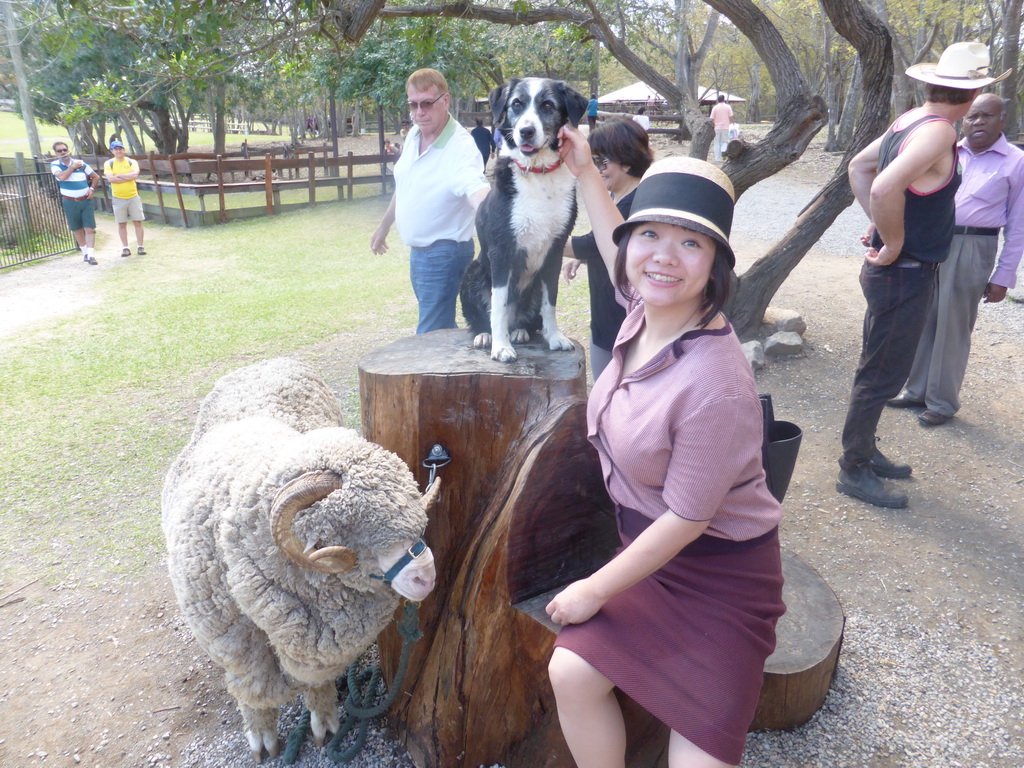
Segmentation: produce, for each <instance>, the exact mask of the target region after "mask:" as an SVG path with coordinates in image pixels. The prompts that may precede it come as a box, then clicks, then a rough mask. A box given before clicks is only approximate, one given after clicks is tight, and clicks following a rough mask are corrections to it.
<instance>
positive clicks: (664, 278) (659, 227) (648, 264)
mask: <svg viewBox="0 0 1024 768" xmlns="http://www.w3.org/2000/svg"><path fill="white" fill-rule="evenodd" d="M715 251H716V244H715V241H714V240H713V239H711V238H710V237H708V236H707V235H705V234H702V233H700V232H694V231H692V230H689V229H684V228H683V227H680V226H677V225H675V224H664V223H662V222H658V221H650V222H641V223H640V224H638V225H637V226H636V227H634V229H633V231H632V234H631V235H630V238H629V243H628V245H627V246H626V264H625V267H626V278H627V279H628V280H629V282H630V284H631V285H632V286H633V287H634V288H636V290H637V292H638V293H639V294H640V297H641V298H642V299H643V300H644V303H645V304H647V305H648V306H649V307H652V308H653V307H666V308H670V307H673V306H678V307H679V308H680V309H685V310H687V311H690V310H692V309H695V308H696V307H699V306H700V304H701V303H702V302H703V299H704V289H705V287H706V286H707V284H708V280H709V279H710V278H711V268H712V266H713V265H714V262H715Z"/></svg>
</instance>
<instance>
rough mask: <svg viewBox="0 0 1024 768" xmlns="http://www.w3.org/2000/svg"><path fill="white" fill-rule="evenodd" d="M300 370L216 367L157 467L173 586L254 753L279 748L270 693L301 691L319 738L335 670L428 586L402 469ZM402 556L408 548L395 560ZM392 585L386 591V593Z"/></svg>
mask: <svg viewBox="0 0 1024 768" xmlns="http://www.w3.org/2000/svg"><path fill="white" fill-rule="evenodd" d="M341 423H342V419H341V410H340V408H339V407H338V401H337V399H336V398H335V396H334V395H333V393H332V392H331V391H330V389H328V388H327V386H326V385H325V384H324V382H323V380H322V379H320V377H319V376H317V375H316V374H315V373H314V372H313V370H312V369H311V368H309V367H308V366H306V365H304V364H302V363H299V362H296V361H294V360H285V359H279V360H270V361H267V362H264V363H258V364H256V365H252V366H248V367H246V368H242V369H240V370H238V371H235V372H233V373H230V374H228V375H226V376H224V377H223V378H222V379H221V380H220V381H218V382H217V384H216V386H215V387H214V389H213V391H212V392H210V394H209V395H207V397H206V399H205V400H204V401H203V404H202V407H201V408H200V411H199V418H198V420H197V423H196V426H195V430H194V432H193V434H192V440H191V441H190V442H189V444H188V445H187V446H186V447H185V449H184V450H183V451H182V452H181V455H180V456H179V457H178V459H177V460H176V461H175V462H174V464H173V465H172V466H171V468H170V470H169V471H168V473H167V477H166V480H165V482H164V489H163V497H162V502H163V529H164V533H165V535H166V537H167V551H168V562H169V568H170V575H171V581H172V583H173V585H174V591H175V593H176V594H177V597H178V603H179V604H180V605H181V610H182V612H183V613H184V615H185V618H186V620H187V621H188V624H189V627H190V628H191V629H192V632H193V634H194V635H195V637H196V640H197V641H198V642H199V645H200V646H201V647H202V648H203V650H205V651H206V652H207V653H208V654H209V655H210V658H211V659H213V661H214V662H216V663H217V664H218V665H219V666H221V667H223V668H224V674H225V679H226V682H227V689H228V692H229V693H230V694H231V695H232V696H234V697H235V699H237V700H238V708H239V710H240V711H241V714H242V722H243V727H244V729H245V735H246V738H247V739H248V741H249V746H250V748H251V749H252V754H253V757H254V759H255V760H256V761H257V762H260V761H261V760H262V758H263V749H264V748H266V750H267V753H268V754H269V755H270V756H271V757H276V755H277V750H278V740H277V719H278V711H279V708H280V706H281V705H282V704H285V703H287V702H288V701H290V700H291V699H292V698H293V697H294V696H295V694H296V693H298V692H302V693H303V695H304V697H305V702H306V706H307V707H308V708H309V710H310V712H311V727H312V730H313V736H314V739H315V741H316V743H317V745H318V746H322V745H323V743H324V739H325V736H326V733H327V731H332V732H336V731H337V729H338V727H339V716H338V703H337V692H336V689H335V679H336V678H337V677H338V676H340V675H341V674H343V673H344V671H345V669H346V668H347V667H348V666H349V664H351V663H352V662H353V661H354V660H355V659H356V657H358V656H359V655H360V654H361V653H362V652H363V651H364V650H365V649H366V648H367V647H368V646H369V645H370V644H371V643H372V642H373V641H374V639H375V638H376V636H377V635H378V633H379V632H380V631H381V630H382V629H383V628H384V627H385V626H386V625H387V623H388V622H389V621H390V619H391V617H392V614H393V613H394V611H395V608H396V607H397V604H398V601H399V597H398V596H399V595H402V596H404V597H407V598H409V599H411V600H422V599H423V598H425V597H426V596H427V595H428V594H429V593H430V591H431V590H432V589H433V586H434V578H435V571H434V558H433V555H432V553H431V552H430V550H429V549H425V550H424V551H423V552H422V553H421V554H420V555H418V556H416V557H413V558H411V560H410V561H409V562H408V564H406V565H405V566H404V568H402V570H401V572H400V573H398V574H397V575H394V576H393V578H391V579H390V587H391V588H389V586H388V585H387V584H386V583H385V581H384V580H382V578H381V576H382V574H386V573H387V572H388V571H389V570H390V569H391V568H392V566H395V565H396V563H398V562H399V561H400V560H402V559H403V557H404V556H406V553H407V552H408V551H409V550H410V548H411V547H413V546H414V545H415V544H416V542H418V541H419V540H420V539H421V537H422V535H423V532H424V529H425V528H426V525H427V510H428V508H429V507H430V506H431V504H432V503H433V501H434V500H436V498H437V492H438V485H439V484H438V483H437V482H435V483H434V484H433V485H432V486H431V488H430V489H429V490H428V492H427V494H426V496H422V497H421V495H420V493H419V490H418V488H417V486H416V482H415V480H414V479H413V476H412V473H411V472H410V471H409V468H408V467H407V466H406V465H405V464H404V463H403V462H402V461H401V459H399V458H398V457H397V456H395V455H394V454H393V453H390V452H388V451H386V450H384V449H383V448H381V447H380V446H377V445H374V444H372V443H369V442H367V441H366V440H363V439H362V438H361V437H359V435H357V434H356V433H355V432H354V431H352V430H350V429H345V428H343V427H341V426H340V425H341ZM405 559H406V560H409V558H408V557H405ZM396 593H397V594H396Z"/></svg>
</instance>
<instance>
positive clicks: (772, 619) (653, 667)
mask: <svg viewBox="0 0 1024 768" xmlns="http://www.w3.org/2000/svg"><path fill="white" fill-rule="evenodd" d="M617 516H618V520H619V534H620V537H621V538H622V541H623V545H624V546H625V545H626V544H628V543H629V542H630V541H632V540H633V539H634V538H636V536H637V535H638V534H639V533H640V532H641V531H643V530H644V529H645V528H646V527H647V526H648V525H650V524H651V522H652V521H651V520H650V519H649V518H647V517H644V516H643V515H641V514H640V513H639V512H636V511H635V510H631V509H627V508H619V510H618V515H617ZM619 551H621V549H620V550H619ZM785 610H786V606H785V605H784V604H783V602H782V562H781V559H780V555H779V533H778V528H774V529H772V530H771V531H769V532H768V533H766V534H764V535H763V536H759V537H758V538H756V539H751V540H749V541H730V540H726V539H721V538H717V537H714V536H708V535H706V534H705V535H703V536H701V537H700V538H698V539H697V540H696V541H694V542H692V543H691V544H689V545H688V546H687V547H685V548H684V549H683V550H682V551H681V552H680V553H679V554H678V555H676V556H675V557H674V558H673V559H672V560H670V561H669V562H668V563H666V564H665V566H663V567H662V568H661V569H660V570H658V571H656V572H655V573H653V574H652V575H651V576H648V577H647V578H646V579H644V580H642V581H640V582H639V583H637V584H635V585H634V586H632V587H631V588H629V589H627V590H626V591H625V592H622V593H620V594H618V595H616V596H615V597H613V598H612V599H611V600H609V601H608V602H607V603H605V604H604V606H603V607H602V608H601V610H600V611H598V613H597V614H596V615H594V617H593V618H591V619H590V620H589V621H587V622H585V623H583V624H572V625H569V626H566V627H562V629H561V631H560V632H559V633H558V637H557V639H556V640H555V645H556V646H561V647H562V648H567V649H568V650H570V651H572V652H574V653H576V654H577V655H578V656H581V657H582V658H584V659H586V660H587V661H588V662H589V663H590V664H591V665H592V666H594V667H595V668H596V669H597V670H598V671H600V672H601V674H603V675H604V676H605V677H607V678H608V679H609V680H611V681H612V682H613V683H614V684H615V685H616V686H617V687H618V688H619V689H620V690H622V692H623V693H625V694H626V695H627V696H629V697H630V698H631V699H633V700H634V701H635V702H637V703H638V704H639V705H640V706H642V707H643V708H644V709H646V710H647V711H648V712H650V713H651V714H652V715H654V716H655V717H656V718H658V719H659V720H660V721H661V722H663V723H665V724H666V725H667V726H668V727H669V728H671V729H672V730H673V731H677V732H679V733H680V734H682V735H683V736H685V737H686V738H687V739H689V740H690V741H692V742H693V743H694V744H696V745H697V746H698V747H700V748H701V749H703V750H704V751H705V752H707V753H709V754H710V755H712V756H714V757H716V758H718V759H719V760H722V761H724V762H726V763H729V764H730V765H737V764H739V762H740V760H741V759H742V757H743V747H744V745H745V744H746V741H747V728H749V727H750V723H751V721H753V719H754V710H755V709H756V708H757V700H758V696H759V695H760V693H761V684H762V682H763V681H764V662H765V659H767V658H768V657H769V656H770V655H771V654H772V651H774V650H775V623H776V622H777V621H778V618H779V617H780V616H781V615H782V614H783V613H784V612H785Z"/></svg>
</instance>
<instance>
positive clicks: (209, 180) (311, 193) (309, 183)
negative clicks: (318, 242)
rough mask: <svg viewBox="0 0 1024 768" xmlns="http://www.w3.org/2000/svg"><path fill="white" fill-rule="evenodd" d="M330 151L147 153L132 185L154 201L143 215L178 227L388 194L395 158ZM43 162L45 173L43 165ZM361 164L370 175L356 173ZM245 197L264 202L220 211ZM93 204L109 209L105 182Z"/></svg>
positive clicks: (95, 160)
mask: <svg viewBox="0 0 1024 768" xmlns="http://www.w3.org/2000/svg"><path fill="white" fill-rule="evenodd" d="M330 151H331V150H330V147H328V146H323V147H306V148H298V149H292V148H288V149H285V148H275V149H272V150H265V154H263V152H264V150H260V154H261V155H262V156H260V155H254V154H250V156H249V157H241V156H238V155H231V156H228V155H213V154H195V153H186V154H178V155H167V156H164V155H157V154H155V153H153V152H150V153H149V155H146V156H143V155H137V156H134V157H133V159H134V160H136V161H137V162H138V164H139V169H140V174H139V178H138V179H137V180H136V184H137V185H138V188H139V192H140V193H143V192H146V191H152V192H155V193H156V203H155V204H154V203H152V202H148V201H146V200H144V201H143V209H144V210H145V212H146V215H147V217H149V218H152V219H157V220H159V221H163V222H164V223H166V224H172V225H174V226H179V227H203V226H210V225H214V224H226V223H227V222H229V221H233V220H237V219H247V218H255V217H258V216H272V215H274V214H277V213H280V212H282V211H287V210H292V209H295V208H304V207H307V206H310V205H316V204H317V203H324V202H331V201H334V200H351V199H352V198H353V196H354V191H355V187H356V186H359V185H375V186H376V185H379V187H380V194H387V193H389V192H390V191H392V190H393V189H394V180H393V177H392V176H391V174H390V169H389V167H388V166H393V164H394V162H395V161H396V160H397V159H398V157H397V155H387V156H385V157H382V156H381V155H354V154H353V153H352V152H348V153H346V154H345V155H343V156H340V157H331V156H330ZM251 152H252V151H251V150H250V153H251ZM285 153H287V155H288V156H287V157H286V156H284V154H285ZM84 159H85V161H86V162H87V163H89V165H91V166H92V167H93V168H94V169H96V171H97V173H99V174H100V175H101V176H102V175H103V163H104V162H106V161H107V160H109V159H110V158H109V157H102V156H101V157H88V156H86V157H84ZM45 164H46V169H47V170H48V169H49V161H48V160H47V161H45ZM367 166H370V167H371V168H373V171H375V172H370V173H361V172H358V173H357V171H362V170H363V169H364V168H365V167H367ZM203 177H205V179H204V178H203ZM200 179H203V180H201V181H200ZM239 179H240V180H239ZM288 190H298V191H304V192H305V193H306V194H305V198H306V199H305V201H304V202H292V203H282V201H281V193H282V192H284V191H288ZM325 190H326V193H325ZM244 192H250V193H251V192H263V193H264V195H263V199H264V200H265V203H262V204H260V205H258V206H252V205H249V206H246V207H231V208H229V207H228V206H227V202H228V199H229V196H230V195H233V194H238V193H244ZM328 195H331V196H330V198H328ZM187 197H194V198H196V199H197V200H198V202H199V210H195V209H194V208H190V207H186V205H185V199H186V198H187ZM95 199H96V205H97V208H98V209H99V210H102V211H106V212H108V213H109V212H112V210H113V205H112V202H111V194H110V189H109V185H108V184H107V183H106V182H104V184H103V187H102V191H101V194H99V195H97V197H96V198H95Z"/></svg>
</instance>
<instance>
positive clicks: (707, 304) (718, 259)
mask: <svg viewBox="0 0 1024 768" xmlns="http://www.w3.org/2000/svg"><path fill="white" fill-rule="evenodd" d="M642 223H643V222H637V223H636V224H634V225H633V226H631V227H630V228H629V229H627V230H626V231H625V232H623V233H622V237H621V238H620V239H619V249H618V251H616V252H615V269H614V275H613V276H612V277H613V280H614V282H615V287H616V288H618V289H619V290H620V291H621V292H622V295H623V296H626V297H627V298H639V296H638V295H637V292H636V289H635V288H634V287H633V285H632V284H631V283H630V282H629V278H628V277H626V247H627V246H628V245H629V241H630V238H631V237H632V236H633V230H635V229H636V228H637V226H639V225H640V224H642ZM684 229H685V227H684ZM691 231H696V230H691ZM712 241H713V242H714V244H715V260H714V262H712V264H711V275H710V276H709V278H708V284H707V285H706V286H704V301H703V303H702V304H701V305H700V308H701V309H702V310H703V311H704V314H703V315H701V318H700V322H699V323H697V327H698V328H703V327H704V326H706V325H707V324H708V323H710V322H711V321H712V320H713V319H714V318H715V315H717V314H718V313H719V312H721V311H722V307H724V306H725V303H726V302H727V301H728V300H729V291H730V287H731V284H732V267H730V266H729V256H728V255H727V253H726V250H725V247H724V246H723V245H722V244H721V243H719V242H718V241H717V240H715V239H714V238H712Z"/></svg>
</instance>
